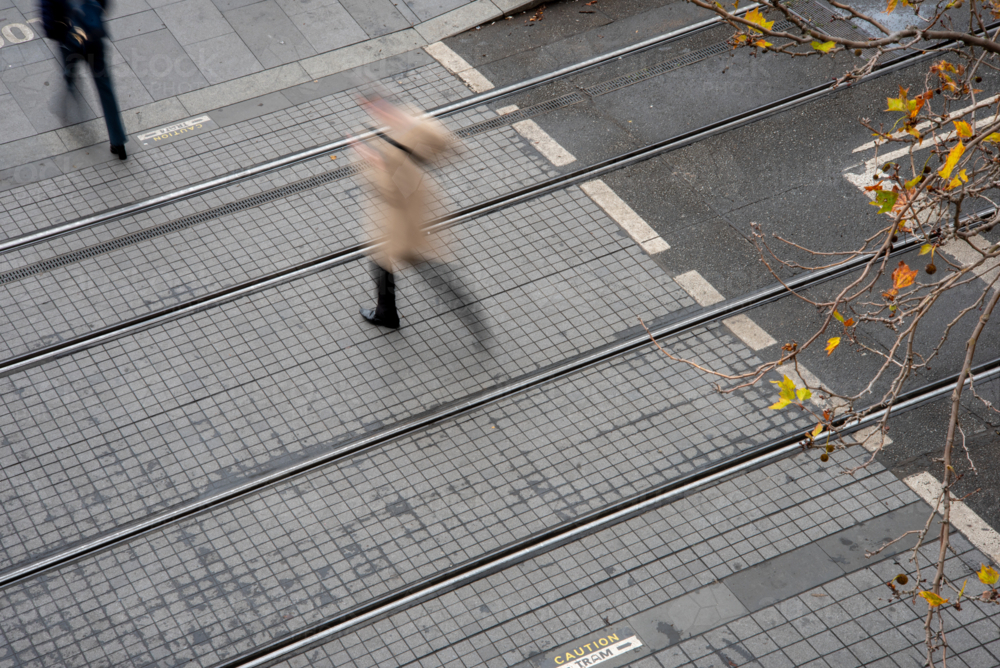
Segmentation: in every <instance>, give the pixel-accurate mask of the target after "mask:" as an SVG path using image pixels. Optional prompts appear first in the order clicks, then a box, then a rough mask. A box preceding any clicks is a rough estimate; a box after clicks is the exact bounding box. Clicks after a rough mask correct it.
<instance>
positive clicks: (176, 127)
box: [135, 114, 218, 147]
mask: <svg viewBox="0 0 1000 668" xmlns="http://www.w3.org/2000/svg"><path fill="white" fill-rule="evenodd" d="M216 127H218V126H217V125H216V124H215V122H214V121H213V120H212V118H211V117H210V116H208V115H207V114H202V115H201V116H195V117H194V118H189V119H187V120H183V121H178V122H176V123H171V124H170V125H165V126H163V127H162V128H156V129H154V130H147V131H146V132H140V133H139V134H137V135H136V136H135V138H136V139H138V140H139V143H140V144H142V145H143V146H147V147H148V146H158V145H159V144H168V143H170V142H172V141H176V140H178V139H181V138H182V137H188V136H190V135H194V134H198V133H199V132H205V131H206V130H211V129H212V128H216Z"/></svg>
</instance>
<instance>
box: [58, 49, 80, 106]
mask: <svg viewBox="0 0 1000 668" xmlns="http://www.w3.org/2000/svg"><path fill="white" fill-rule="evenodd" d="M59 56H60V57H61V61H62V74H63V79H64V80H65V81H66V89H67V90H69V92H71V93H75V92H76V79H75V78H74V77H75V74H76V71H75V70H76V64H77V62H78V61H79V60H80V56H79V55H77V54H75V53H73V52H72V51H70V50H69V47H68V46H66V45H65V44H63V43H61V42H60V44H59Z"/></svg>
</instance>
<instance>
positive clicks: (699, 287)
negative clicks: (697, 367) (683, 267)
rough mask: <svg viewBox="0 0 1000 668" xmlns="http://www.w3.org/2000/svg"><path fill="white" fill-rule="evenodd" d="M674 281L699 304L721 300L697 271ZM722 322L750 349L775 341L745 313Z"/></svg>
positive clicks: (767, 345) (760, 348)
mask: <svg viewBox="0 0 1000 668" xmlns="http://www.w3.org/2000/svg"><path fill="white" fill-rule="evenodd" d="M599 203H600V202H598V204H599ZM674 281H675V282H676V283H677V285H679V286H681V287H682V288H684V291H685V292H687V293H688V294H689V295H691V297H692V298H693V299H694V300H695V301H696V302H698V305H699V306H711V305H712V304H718V303H719V302H721V301H723V296H722V295H721V294H720V293H719V291H718V290H716V289H715V288H714V287H712V284H711V283H709V282H708V281H706V280H705V278H704V277H703V276H702V275H701V274H699V273H698V272H697V271H689V272H687V273H684V274H681V275H680V276H675V277H674ZM722 324H723V325H725V326H726V327H728V328H729V331H731V332H732V333H733V334H735V335H736V336H737V337H738V338H739V339H740V340H741V341H743V343H745V344H747V346H748V347H749V348H750V349H751V350H763V349H764V348H767V347H769V346H773V345H774V344H775V343H777V341H775V340H774V338H773V337H772V336H771V335H770V334H768V333H767V332H765V331H764V330H763V329H761V328H760V327H759V326H758V325H757V323H755V322H754V321H753V320H751V319H750V318H749V317H748V316H747V315H746V314H745V313H741V314H739V315H734V316H733V317H732V318H726V319H725V320H723V321H722Z"/></svg>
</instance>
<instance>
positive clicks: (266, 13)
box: [223, 0, 318, 69]
mask: <svg viewBox="0 0 1000 668" xmlns="http://www.w3.org/2000/svg"><path fill="white" fill-rule="evenodd" d="M223 16H225V18H226V20H227V21H228V22H229V24H230V25H231V26H232V27H233V29H234V30H235V31H236V32H237V33H238V34H239V36H240V37H241V38H242V39H243V43H244V44H246V45H247V47H248V48H249V49H250V51H251V52H252V53H253V54H254V56H255V57H256V58H257V60H258V62H260V64H261V65H263V66H264V68H265V69H267V68H271V67H276V66H278V65H284V64H285V63H291V62H295V61H299V60H302V59H303V58H308V57H309V56H314V55H316V53H318V52H317V50H316V48H315V47H313V46H312V45H311V44H310V43H309V41H308V40H306V38H305V36H304V35H303V34H302V32H300V30H299V28H300V27H304V26H300V25H299V22H296V23H293V22H292V21H291V20H290V19H289V17H288V15H287V14H285V12H284V11H282V9H281V7H279V6H278V4H277V3H276V2H275V1H274V0H262V1H261V2H256V3H254V4H252V5H244V6H241V7H238V8H234V9H229V10H226V11H225V12H224V13H223Z"/></svg>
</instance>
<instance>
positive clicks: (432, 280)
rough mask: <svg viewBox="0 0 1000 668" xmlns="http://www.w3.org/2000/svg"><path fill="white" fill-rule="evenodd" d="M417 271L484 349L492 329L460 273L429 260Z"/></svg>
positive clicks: (418, 267) (443, 263)
mask: <svg viewBox="0 0 1000 668" xmlns="http://www.w3.org/2000/svg"><path fill="white" fill-rule="evenodd" d="M416 267H417V271H419V272H420V275H421V277H423V279H424V280H425V281H427V284H428V285H430V286H431V288H432V289H433V290H434V292H436V293H437V296H438V298H439V299H441V301H442V302H443V303H444V304H445V306H450V307H451V308H452V309H454V311H455V313H456V314H457V315H458V317H459V319H461V321H462V324H463V325H465V327H466V329H468V330H469V332H470V333H472V335H473V336H474V337H475V338H476V342H478V343H479V344H480V345H481V346H482V347H483V348H484V349H485V348H486V342H487V341H488V340H489V339H490V336H491V335H490V328H489V325H488V324H487V323H486V320H485V319H484V318H483V317H482V316H481V314H480V310H481V309H480V305H479V301H478V300H477V299H476V298H475V297H474V296H473V295H472V293H471V292H469V290H468V288H466V287H465V283H463V282H462V279H461V278H460V277H459V275H458V272H457V271H456V270H455V269H454V268H453V267H452V266H451V265H450V264H448V263H447V262H442V261H440V260H428V261H426V262H422V263H420V264H418V265H416Z"/></svg>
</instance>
